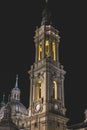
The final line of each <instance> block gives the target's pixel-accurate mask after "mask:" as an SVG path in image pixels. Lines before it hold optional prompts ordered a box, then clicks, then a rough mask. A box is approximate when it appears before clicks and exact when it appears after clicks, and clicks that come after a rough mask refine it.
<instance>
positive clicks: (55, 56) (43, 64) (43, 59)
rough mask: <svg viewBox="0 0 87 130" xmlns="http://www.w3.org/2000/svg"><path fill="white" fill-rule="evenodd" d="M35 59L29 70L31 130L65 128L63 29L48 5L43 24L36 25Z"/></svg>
mask: <svg viewBox="0 0 87 130" xmlns="http://www.w3.org/2000/svg"><path fill="white" fill-rule="evenodd" d="M34 42H35V62H34V64H33V65H32V66H31V69H30V71H29V75H30V101H29V104H30V105H29V126H30V130H65V129H66V123H67V121H68V119H67V118H66V117H65V112H66V108H65V104H64V75H65V71H64V69H63V65H61V64H60V62H59V43H60V36H59V31H58V30H57V29H55V28H54V27H53V26H52V23H51V14H50V11H49V10H48V7H47V6H46V8H45V9H44V10H43V12H42V21H41V26H40V27H39V28H36V31H35V36H34Z"/></svg>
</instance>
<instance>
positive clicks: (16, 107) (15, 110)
mask: <svg viewBox="0 0 87 130" xmlns="http://www.w3.org/2000/svg"><path fill="white" fill-rule="evenodd" d="M9 105H10V107H11V115H12V116H13V115H17V114H19V115H26V116H27V115H28V110H27V109H26V107H25V106H24V105H23V104H22V103H20V102H17V101H11V102H9ZM4 109H5V106H3V107H2V108H1V109H0V119H2V117H3V115H4Z"/></svg>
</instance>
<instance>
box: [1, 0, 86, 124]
mask: <svg viewBox="0 0 87 130" xmlns="http://www.w3.org/2000/svg"><path fill="white" fill-rule="evenodd" d="M48 4H49V9H50V11H51V14H52V23H53V26H54V27H55V28H56V29H58V30H59V32H60V37H61V39H60V40H61V41H60V48H59V59H60V63H61V64H62V65H64V69H65V71H66V75H65V106H66V109H67V111H66V115H67V117H68V118H69V119H70V120H69V124H74V123H78V122H82V121H83V120H84V111H85V109H86V108H87V91H86V90H87V89H86V88H87V76H86V75H87V47H86V44H87V20H86V19H87V7H86V3H85V2H84V1H77V2H76V1H75V0H71V1H70V0H49V2H48ZM44 7H45V2H44V0H28V1H14V2H13V1H4V2H3V3H1V2H0V101H1V100H2V95H3V92H4V93H5V94H6V97H5V100H6V101H7V98H8V95H9V94H10V91H11V90H12V88H13V87H14V86H15V76H16V74H17V73H18V75H19V88H20V90H21V102H22V103H23V104H24V105H25V106H26V107H27V108H28V105H29V75H28V70H29V69H30V66H31V65H32V64H33V63H34V60H35V46H34V42H33V40H34V38H33V37H34V34H35V29H36V26H38V27H40V25H41V15H42V14H41V12H42V10H43V9H44Z"/></svg>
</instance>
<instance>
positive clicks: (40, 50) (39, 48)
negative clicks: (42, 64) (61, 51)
mask: <svg viewBox="0 0 87 130" xmlns="http://www.w3.org/2000/svg"><path fill="white" fill-rule="evenodd" d="M41 57H42V43H39V45H38V61H40V60H41Z"/></svg>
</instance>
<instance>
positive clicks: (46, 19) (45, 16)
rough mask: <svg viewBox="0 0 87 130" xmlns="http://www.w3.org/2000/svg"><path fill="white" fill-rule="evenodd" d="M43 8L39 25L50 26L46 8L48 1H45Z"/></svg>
mask: <svg viewBox="0 0 87 130" xmlns="http://www.w3.org/2000/svg"><path fill="white" fill-rule="evenodd" d="M45 1H46V4H45V8H44V9H43V11H42V21H41V25H46V24H51V12H50V10H49V7H48V0H45Z"/></svg>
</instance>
